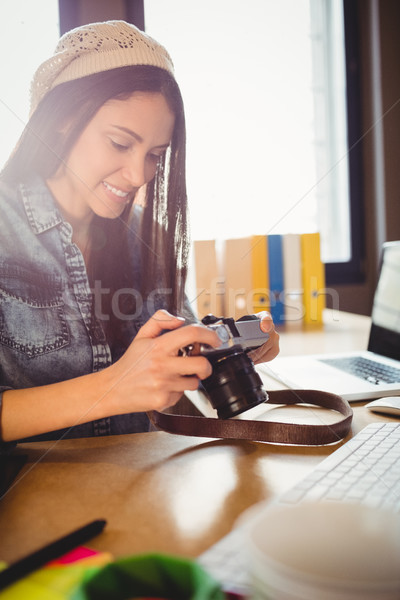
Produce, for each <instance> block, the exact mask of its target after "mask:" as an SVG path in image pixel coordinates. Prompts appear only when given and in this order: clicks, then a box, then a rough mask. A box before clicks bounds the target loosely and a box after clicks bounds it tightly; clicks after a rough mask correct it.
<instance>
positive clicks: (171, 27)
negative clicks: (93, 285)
mask: <svg viewBox="0 0 400 600" xmlns="http://www.w3.org/2000/svg"><path fill="white" fill-rule="evenodd" d="M145 25H146V31H147V32H148V33H149V34H150V35H153V36H154V37H155V38H156V39H158V40H159V41H161V42H162V43H164V45H165V46H166V47H167V49H168V50H169V51H170V53H171V55H172V58H173V60H174V63H175V70H176V77H177V79H178V82H179V84H180V87H181V90H182V94H183V97H184V101H185V108H186V116H187V130H188V152H187V155H188V157H187V172H188V192H189V202H190V214H191V228H192V237H193V239H226V238H231V237H242V236H247V235H251V234H268V233H287V232H312V231H320V232H321V238H322V255H323V259H324V260H325V261H326V262H329V261H330V262H338V261H347V260H348V259H349V256H350V234H349V197H348V196H349V194H348V168H347V131H346V104H345V92H346V88H345V69H344V39H343V16H342V2H341V0H280V1H279V2H278V1H277V0H250V1H249V2H245V3H244V2H242V0H202V1H201V2H191V1H188V0H168V1H166V0H147V1H145Z"/></svg>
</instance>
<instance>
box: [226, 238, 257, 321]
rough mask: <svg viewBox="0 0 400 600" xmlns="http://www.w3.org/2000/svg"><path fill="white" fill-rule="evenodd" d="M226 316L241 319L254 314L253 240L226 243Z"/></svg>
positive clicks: (228, 241) (232, 240)
mask: <svg viewBox="0 0 400 600" xmlns="http://www.w3.org/2000/svg"><path fill="white" fill-rule="evenodd" d="M223 263H224V270H223V272H224V287H225V294H224V314H225V316H226V317H233V318H234V319H239V318H240V317H243V316H244V315H247V314H250V313H252V312H253V302H252V288H253V281H252V238H251V237H245V238H236V239H229V240H225V243H224V261H223Z"/></svg>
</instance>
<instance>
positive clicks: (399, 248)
mask: <svg viewBox="0 0 400 600" xmlns="http://www.w3.org/2000/svg"><path fill="white" fill-rule="evenodd" d="M258 370H259V371H260V372H261V373H263V372H264V373H266V374H267V375H268V376H270V377H273V378H275V379H277V380H278V381H280V382H282V383H284V384H285V385H287V386H289V387H291V388H295V389H296V388H297V389H300V388H302V389H316V390H323V391H327V392H332V393H336V394H338V395H340V396H342V397H343V398H345V399H346V400H348V401H349V402H353V401H356V400H372V399H374V398H381V397H383V396H398V395H400V241H397V242H386V243H384V244H383V247H382V256H381V263H380V272H379V278H378V284H377V287H376V290H375V294H374V300H373V307H372V315H371V329H370V334H369V341H368V348H367V350H365V351H362V352H340V353H335V354H324V355H320V354H314V355H308V356H289V357H279V356H278V357H277V358H275V359H274V360H273V361H271V362H270V363H264V364H262V365H259V366H258Z"/></svg>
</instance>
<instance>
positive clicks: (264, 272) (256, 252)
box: [251, 235, 270, 313]
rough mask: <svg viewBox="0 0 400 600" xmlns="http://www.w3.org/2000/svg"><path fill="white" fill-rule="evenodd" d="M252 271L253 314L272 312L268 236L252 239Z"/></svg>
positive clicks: (257, 236)
mask: <svg viewBox="0 0 400 600" xmlns="http://www.w3.org/2000/svg"><path fill="white" fill-rule="evenodd" d="M251 269H252V285H253V289H252V302H253V310H252V312H254V313H258V312H260V311H262V310H270V307H269V304H270V300H269V272H268V244H267V236H266V235H253V236H252V238H251Z"/></svg>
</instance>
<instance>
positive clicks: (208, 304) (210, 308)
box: [193, 240, 224, 319]
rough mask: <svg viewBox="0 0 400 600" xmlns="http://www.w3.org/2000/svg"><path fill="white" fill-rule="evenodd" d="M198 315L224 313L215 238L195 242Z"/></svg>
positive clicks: (200, 317) (220, 314)
mask: <svg viewBox="0 0 400 600" xmlns="http://www.w3.org/2000/svg"><path fill="white" fill-rule="evenodd" d="M193 254H194V269H195V281H196V298H197V316H198V318H199V319H202V318H203V317H204V316H205V315H208V314H210V313H212V314H214V315H216V316H218V317H220V316H222V315H223V293H224V292H223V285H222V278H221V277H220V275H219V269H218V260H217V251H216V244H215V240H197V241H195V242H193Z"/></svg>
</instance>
